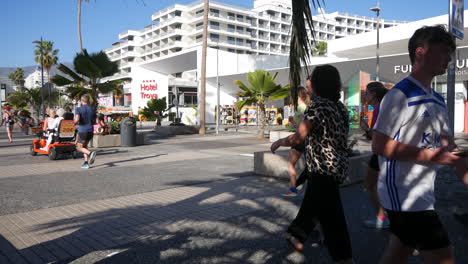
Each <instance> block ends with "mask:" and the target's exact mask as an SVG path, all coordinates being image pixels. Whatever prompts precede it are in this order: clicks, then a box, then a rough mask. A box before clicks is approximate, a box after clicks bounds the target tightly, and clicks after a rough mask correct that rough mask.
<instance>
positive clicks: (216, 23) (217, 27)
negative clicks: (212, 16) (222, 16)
mask: <svg viewBox="0 0 468 264" xmlns="http://www.w3.org/2000/svg"><path fill="white" fill-rule="evenodd" d="M210 28H212V29H216V30H218V29H219V23H218V22H215V21H210Z"/></svg>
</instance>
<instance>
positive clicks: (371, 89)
mask: <svg viewBox="0 0 468 264" xmlns="http://www.w3.org/2000/svg"><path fill="white" fill-rule="evenodd" d="M387 91H388V90H387V88H385V86H383V84H382V83H380V82H371V83H369V84H367V86H366V100H367V103H368V104H370V105H372V107H373V108H374V110H373V111H372V120H371V126H370V128H369V126H368V125H367V123H365V122H361V129H363V130H364V131H365V133H366V137H367V139H372V128H373V127H374V124H375V121H377V117H378V116H379V112H380V102H381V101H382V99H383V97H384V95H385V94H386V93H387ZM379 171H380V168H379V159H378V157H377V155H376V154H373V155H372V157H371V159H370V161H369V167H368V169H367V175H366V177H365V179H364V186H365V188H366V190H367V194H368V195H369V201H370V202H371V204H372V207H374V209H375V211H376V212H377V216H376V217H375V218H374V219H369V220H366V221H364V225H365V226H366V227H369V228H377V229H382V228H388V227H389V226H390V223H389V222H388V219H387V217H386V216H385V213H384V210H383V208H382V206H381V205H380V201H379V196H378V194H377V181H378V179H379Z"/></svg>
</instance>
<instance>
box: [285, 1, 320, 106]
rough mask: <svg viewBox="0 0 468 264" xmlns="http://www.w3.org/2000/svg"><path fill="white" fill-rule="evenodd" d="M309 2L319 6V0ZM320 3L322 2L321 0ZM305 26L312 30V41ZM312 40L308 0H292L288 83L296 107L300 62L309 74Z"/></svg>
mask: <svg viewBox="0 0 468 264" xmlns="http://www.w3.org/2000/svg"><path fill="white" fill-rule="evenodd" d="M311 2H312V5H313V6H314V8H316V7H317V6H318V7H321V5H320V0H312V1H311ZM322 4H324V2H323V0H322ZM307 27H309V28H310V30H311V32H312V41H311V40H310V39H309V36H308V34H307ZM313 41H315V31H314V25H313V19H312V12H311V9H310V5H309V0H294V1H292V25H291V43H290V51H289V83H290V85H291V97H292V99H293V104H294V106H295V107H297V97H298V87H299V86H300V85H301V72H302V67H301V63H302V64H304V66H305V68H306V74H307V75H309V71H308V68H307V65H308V64H309V60H310V56H311V54H310V52H311V50H312V42H313Z"/></svg>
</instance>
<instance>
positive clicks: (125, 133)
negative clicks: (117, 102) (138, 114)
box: [120, 117, 137, 147]
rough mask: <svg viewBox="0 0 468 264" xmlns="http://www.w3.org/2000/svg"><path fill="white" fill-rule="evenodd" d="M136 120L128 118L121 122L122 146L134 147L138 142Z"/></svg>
mask: <svg viewBox="0 0 468 264" xmlns="http://www.w3.org/2000/svg"><path fill="white" fill-rule="evenodd" d="M136 125H137V122H136V119H135V118H133V117H128V118H125V119H123V120H122V122H120V146H122V147H134V146H136V142H137V132H136Z"/></svg>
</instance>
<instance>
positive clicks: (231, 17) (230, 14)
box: [228, 12, 236, 20]
mask: <svg viewBox="0 0 468 264" xmlns="http://www.w3.org/2000/svg"><path fill="white" fill-rule="evenodd" d="M228 18H229V19H231V20H235V19H236V15H235V14H234V13H231V12H228Z"/></svg>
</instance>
